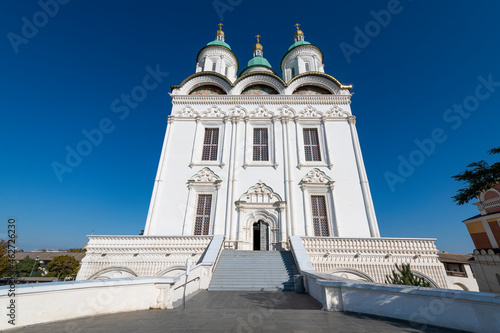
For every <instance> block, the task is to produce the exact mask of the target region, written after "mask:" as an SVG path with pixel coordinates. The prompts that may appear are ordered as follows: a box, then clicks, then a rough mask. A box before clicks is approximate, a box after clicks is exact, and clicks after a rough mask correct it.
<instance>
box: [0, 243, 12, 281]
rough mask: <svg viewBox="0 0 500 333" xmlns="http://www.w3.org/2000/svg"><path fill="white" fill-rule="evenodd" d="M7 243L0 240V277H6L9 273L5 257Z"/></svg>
mask: <svg viewBox="0 0 500 333" xmlns="http://www.w3.org/2000/svg"><path fill="white" fill-rule="evenodd" d="M7 246H8V243H7V242H6V241H4V240H3V239H0V276H7V275H9V273H10V263H9V256H8V255H7Z"/></svg>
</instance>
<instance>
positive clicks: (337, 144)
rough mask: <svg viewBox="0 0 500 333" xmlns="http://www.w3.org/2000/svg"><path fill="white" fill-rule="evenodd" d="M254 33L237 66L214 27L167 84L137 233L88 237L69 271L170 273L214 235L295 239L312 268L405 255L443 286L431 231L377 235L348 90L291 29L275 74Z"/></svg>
mask: <svg viewBox="0 0 500 333" xmlns="http://www.w3.org/2000/svg"><path fill="white" fill-rule="evenodd" d="M259 37H260V36H257V44H256V45H255V47H254V52H253V58H252V59H251V60H250V61H248V63H247V65H246V66H245V68H243V69H242V70H241V71H240V66H239V62H238V58H237V57H236V55H235V54H234V52H233V51H232V50H231V47H230V46H229V44H227V43H226V41H225V35H224V32H223V31H222V27H221V25H220V26H219V30H218V31H217V33H216V37H215V40H214V41H212V42H209V43H208V44H207V45H206V46H205V47H203V48H202V49H201V50H200V51H199V53H198V55H197V59H196V72H195V73H194V74H192V75H190V76H188V77H187V78H186V79H185V80H184V81H182V82H181V83H180V84H179V85H175V86H172V92H171V94H170V95H171V98H172V104H173V107H172V111H171V115H170V116H169V117H168V125H167V129H166V134H165V140H164V143H163V148H162V152H161V157H160V162H159V166H158V172H157V176H156V180H155V183H154V189H153V194H152V198H151V204H150V207H149V212H148V217H147V221H146V226H145V230H144V235H140V236H97V235H92V236H89V239H90V240H89V243H88V245H87V255H86V257H85V258H84V259H83V261H82V268H81V269H80V272H79V274H78V277H77V279H79V280H84V279H101V278H116V277H129V276H175V275H176V274H180V273H182V272H184V270H185V268H184V266H183V265H184V262H185V261H186V258H192V259H193V265H196V263H197V262H198V261H199V260H201V258H203V256H204V253H205V252H206V249H207V247H208V245H209V244H210V242H211V241H212V240H213V239H214V237H215V236H222V237H223V242H222V248H223V249H231V250H236V251H238V250H247V251H248V250H252V251H253V250H255V251H283V250H290V237H292V236H297V237H300V240H301V241H302V243H303V245H304V248H305V250H306V251H307V255H308V256H309V258H310V260H311V263H312V265H313V266H314V269H315V270H316V271H318V272H322V273H328V274H332V275H337V276H342V277H346V278H351V279H357V280H365V281H370V282H381V283H383V282H384V281H385V275H386V274H389V273H390V272H391V271H392V269H393V268H394V264H395V263H402V262H405V263H410V264H411V267H412V270H413V271H414V272H415V273H416V274H418V275H421V276H422V277H424V278H426V279H427V280H428V281H429V282H431V285H432V286H434V287H443V288H446V287H447V284H446V279H445V272H444V268H443V266H442V265H441V263H440V262H439V261H438V259H437V250H436V247H435V245H434V239H404V238H381V237H380V234H379V229H378V224H377V219H376V216H375V210H374V206H373V201H372V197H371V194H370V187H369V184H368V179H367V175H366V170H365V166H364V163H363V157H362V154H361V149H360V144H359V139H358V134H357V132H356V125H355V123H356V121H355V120H356V118H355V117H354V115H353V114H352V112H351V106H350V104H351V96H352V94H351V92H350V91H351V89H352V86H351V85H343V84H341V83H340V82H339V81H338V80H337V79H335V78H334V77H333V76H331V75H329V74H326V73H325V70H324V56H323V52H322V51H321V49H320V48H318V47H317V46H314V45H312V44H311V43H309V42H307V41H306V40H305V39H304V33H303V32H302V31H301V30H300V29H299V26H298V25H297V31H296V32H295V36H294V43H293V44H292V45H291V46H290V48H289V49H288V50H287V51H286V52H285V54H284V56H283V58H282V60H281V64H280V71H281V76H280V75H278V73H277V72H276V71H275V70H274V69H273V68H272V66H271V65H270V63H269V62H268V61H267V60H266V59H265V58H264V53H263V47H262V45H261V44H260V42H259ZM238 73H240V74H239V75H238Z"/></svg>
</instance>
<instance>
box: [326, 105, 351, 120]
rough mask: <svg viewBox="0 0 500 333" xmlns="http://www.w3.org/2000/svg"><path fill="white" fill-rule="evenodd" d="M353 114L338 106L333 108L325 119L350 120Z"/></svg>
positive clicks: (327, 112)
mask: <svg viewBox="0 0 500 333" xmlns="http://www.w3.org/2000/svg"><path fill="white" fill-rule="evenodd" d="M350 116H351V114H350V113H349V112H346V111H344V110H342V109H341V108H339V107H338V106H333V107H331V108H330V109H329V110H328V111H326V113H325V117H327V118H348V117H350Z"/></svg>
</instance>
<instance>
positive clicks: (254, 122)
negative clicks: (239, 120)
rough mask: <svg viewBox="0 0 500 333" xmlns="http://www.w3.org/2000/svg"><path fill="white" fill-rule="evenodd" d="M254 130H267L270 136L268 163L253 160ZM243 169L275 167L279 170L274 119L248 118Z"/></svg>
mask: <svg viewBox="0 0 500 333" xmlns="http://www.w3.org/2000/svg"><path fill="white" fill-rule="evenodd" d="M254 128H266V129H267V134H268V155H269V158H268V160H267V161H254V160H253V134H254ZM244 161H245V162H244V164H243V168H245V169H246V168H248V167H273V168H275V169H276V168H277V167H278V164H277V163H276V138H275V122H274V121H273V119H272V118H267V119H266V118H258V119H255V118H247V121H246V122H245V159H244Z"/></svg>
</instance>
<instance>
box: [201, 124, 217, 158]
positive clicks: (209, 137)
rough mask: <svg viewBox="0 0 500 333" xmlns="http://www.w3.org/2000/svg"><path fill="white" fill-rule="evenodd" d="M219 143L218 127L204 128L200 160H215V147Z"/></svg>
mask: <svg viewBox="0 0 500 333" xmlns="http://www.w3.org/2000/svg"><path fill="white" fill-rule="evenodd" d="M218 145H219V129H218V128H206V129H205V139H204V140H203V153H202V155H201V160H202V161H217V149H218Z"/></svg>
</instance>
